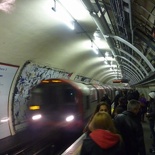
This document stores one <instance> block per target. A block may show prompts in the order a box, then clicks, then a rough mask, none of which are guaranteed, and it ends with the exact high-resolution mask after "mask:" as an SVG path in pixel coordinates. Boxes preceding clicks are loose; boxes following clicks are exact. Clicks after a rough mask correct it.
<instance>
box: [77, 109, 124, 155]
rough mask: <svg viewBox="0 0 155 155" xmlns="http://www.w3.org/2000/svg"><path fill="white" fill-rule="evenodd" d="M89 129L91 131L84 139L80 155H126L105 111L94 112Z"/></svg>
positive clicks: (120, 139) (111, 121) (119, 137)
mask: <svg viewBox="0 0 155 155" xmlns="http://www.w3.org/2000/svg"><path fill="white" fill-rule="evenodd" d="M90 130H91V131H92V132H91V133H90V134H89V136H88V137H87V138H85V139H84V141H83V144H82V147H81V151H80V155H126V154H125V150H124V145H123V144H124V143H123V141H122V138H121V136H120V135H119V134H117V131H116V128H115V126H114V123H113V120H112V118H111V116H110V115H109V114H108V113H107V112H98V113H96V114H95V116H94V117H93V119H92V121H91V123H90Z"/></svg>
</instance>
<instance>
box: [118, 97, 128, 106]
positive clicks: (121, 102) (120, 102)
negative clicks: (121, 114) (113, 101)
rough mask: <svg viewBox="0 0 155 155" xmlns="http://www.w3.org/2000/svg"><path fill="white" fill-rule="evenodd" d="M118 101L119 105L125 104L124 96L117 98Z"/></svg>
mask: <svg viewBox="0 0 155 155" xmlns="http://www.w3.org/2000/svg"><path fill="white" fill-rule="evenodd" d="M118 102H119V104H120V105H127V100H126V98H125V97H120V98H119V99H118Z"/></svg>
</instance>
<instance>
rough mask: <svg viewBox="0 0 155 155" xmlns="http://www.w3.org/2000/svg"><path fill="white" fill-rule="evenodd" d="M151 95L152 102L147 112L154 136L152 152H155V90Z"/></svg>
mask: <svg viewBox="0 0 155 155" xmlns="http://www.w3.org/2000/svg"><path fill="white" fill-rule="evenodd" d="M149 97H150V103H149V107H148V111H147V113H146V117H147V118H148V120H149V126H150V131H151V136H152V140H153V143H152V147H153V148H152V152H155V129H154V127H155V92H150V93H149Z"/></svg>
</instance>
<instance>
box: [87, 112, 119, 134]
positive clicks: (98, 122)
mask: <svg viewBox="0 0 155 155" xmlns="http://www.w3.org/2000/svg"><path fill="white" fill-rule="evenodd" d="M89 128H90V130H91V131H93V130H96V129H103V130H108V131H110V132H112V133H117V131H116V128H115V126H114V123H113V120H112V118H111V116H110V115H109V114H108V113H107V112H97V113H96V114H95V115H94V117H93V119H92V121H91V123H90V125H89Z"/></svg>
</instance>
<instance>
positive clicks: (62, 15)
mask: <svg viewBox="0 0 155 155" xmlns="http://www.w3.org/2000/svg"><path fill="white" fill-rule="evenodd" d="M52 10H53V12H55V13H56V16H57V18H58V19H59V20H60V21H62V22H64V23H65V24H66V25H67V26H68V27H69V28H70V29H71V30H74V23H75V20H74V19H73V17H72V16H71V14H70V13H69V12H68V11H67V10H66V9H65V8H64V7H63V5H62V4H61V3H60V1H59V3H58V2H57V3H56V1H55V0H54V6H53V7H52Z"/></svg>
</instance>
